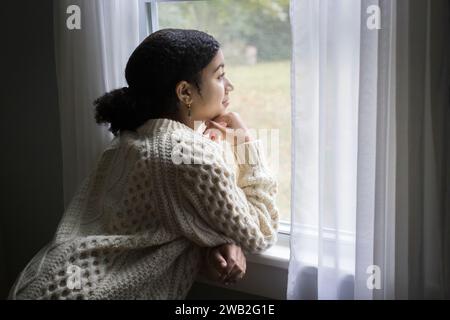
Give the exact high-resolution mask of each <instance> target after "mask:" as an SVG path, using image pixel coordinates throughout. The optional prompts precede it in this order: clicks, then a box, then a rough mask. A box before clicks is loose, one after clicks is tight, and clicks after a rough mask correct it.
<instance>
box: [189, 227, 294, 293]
mask: <svg viewBox="0 0 450 320" xmlns="http://www.w3.org/2000/svg"><path fill="white" fill-rule="evenodd" d="M289 258H290V249H289V234H286V233H279V234H278V242H277V243H276V244H275V245H274V246H272V247H271V248H269V249H268V250H266V251H265V252H263V253H259V254H250V255H247V272H246V275H245V277H244V279H242V280H241V281H239V282H238V283H236V284H232V285H223V284H221V283H218V282H213V281H210V280H208V279H206V278H205V277H203V276H201V275H199V276H198V277H197V281H198V282H201V283H204V284H207V285H211V286H217V287H221V288H226V289H230V290H236V291H241V292H245V293H249V294H253V295H258V296H263V297H267V298H271V299H278V300H285V299H286V290H287V274H288V267H289Z"/></svg>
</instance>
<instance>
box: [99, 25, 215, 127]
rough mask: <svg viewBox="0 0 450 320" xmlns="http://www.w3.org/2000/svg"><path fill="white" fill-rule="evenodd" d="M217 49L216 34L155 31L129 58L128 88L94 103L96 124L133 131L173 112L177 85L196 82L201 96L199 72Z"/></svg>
mask: <svg viewBox="0 0 450 320" xmlns="http://www.w3.org/2000/svg"><path fill="white" fill-rule="evenodd" d="M219 48H220V44H219V42H218V41H217V40H216V39H214V37H212V36H211V35H209V34H207V33H205V32H202V31H198V30H190V29H172V28H169V29H161V30H159V31H156V32H154V33H152V34H151V35H149V36H148V37H147V38H145V39H144V41H142V43H141V44H140V45H139V46H138V47H137V48H136V49H135V50H134V51H133V53H132V54H131V56H130V58H129V59H128V62H127V65H126V68H125V78H126V81H127V83H128V87H123V88H121V89H115V90H112V91H110V92H108V93H105V94H104V95H103V96H101V97H99V98H97V99H96V100H95V101H94V106H95V120H96V122H97V123H98V124H103V123H105V124H108V123H109V124H110V126H109V131H111V132H112V133H113V134H114V136H117V134H118V133H120V132H121V131H123V130H130V131H135V130H136V129H137V128H138V127H139V126H140V125H142V124H143V123H144V122H146V121H147V120H148V119H154V118H161V117H167V116H172V115H175V114H176V113H177V111H178V108H179V100H178V96H177V94H176V92H175V86H176V84H177V83H178V82H179V81H182V80H185V81H187V82H189V83H192V84H194V85H195V86H196V88H197V90H198V93H199V94H200V96H201V89H200V86H201V71H202V69H203V68H205V67H206V66H207V65H208V64H209V63H210V62H211V60H212V59H213V58H214V56H215V55H216V53H217V51H218V50H219Z"/></svg>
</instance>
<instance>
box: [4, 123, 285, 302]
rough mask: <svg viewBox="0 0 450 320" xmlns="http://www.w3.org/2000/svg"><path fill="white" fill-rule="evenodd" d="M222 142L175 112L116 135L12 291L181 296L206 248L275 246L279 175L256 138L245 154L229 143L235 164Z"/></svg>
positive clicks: (24, 294)
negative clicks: (177, 118)
mask: <svg viewBox="0 0 450 320" xmlns="http://www.w3.org/2000/svg"><path fill="white" fill-rule="evenodd" d="M225 144H226V143H217V142H214V141H211V140H209V139H208V138H207V137H204V136H203V135H202V134H201V133H200V132H197V131H194V130H192V129H191V128H189V127H187V126H186V125H184V124H182V123H180V122H177V121H173V120H169V119H150V120H148V121H147V122H146V123H144V124H143V125H142V126H141V127H139V128H138V129H137V131H136V132H131V131H125V132H124V133H123V134H121V135H120V136H118V137H116V138H115V139H114V140H113V141H112V143H111V145H110V146H109V147H108V148H107V149H106V150H105V151H104V152H103V153H102V155H101V156H100V158H99V162H98V164H97V166H96V168H95V169H94V170H92V172H91V174H90V176H89V177H87V178H86V179H85V180H84V182H83V184H82V185H81V187H80V188H79V190H78V191H77V194H76V195H75V197H74V198H73V199H72V201H71V202H70V204H69V206H68V208H67V210H66V211H65V214H64V216H63V218H62V220H61V222H60V224H59V226H58V229H57V232H56V234H55V237H54V239H53V240H52V241H51V242H50V243H49V244H48V245H47V246H45V247H44V248H42V250H41V251H40V252H39V253H37V254H36V256H35V257H34V258H33V259H32V260H31V261H30V263H29V264H28V265H27V266H26V268H25V269H24V271H23V272H22V273H21V274H20V276H19V278H18V279H17V281H16V284H15V285H14V287H13V288H12V290H11V293H10V298H11V299H184V298H185V297H186V295H187V293H188V291H189V289H190V288H191V286H192V284H193V282H194V280H195V277H196V276H197V274H198V271H199V269H200V261H201V256H202V254H203V253H204V252H203V251H205V250H207V248H211V247H215V246H218V245H221V244H225V243H235V244H238V245H240V246H241V247H242V248H243V250H244V252H246V253H258V252H262V251H264V250H266V249H267V248H269V247H270V246H271V245H273V244H274V243H275V242H276V239H277V230H278V219H279V216H278V210H277V207H276V205H275V196H276V192H277V183H276V180H275V179H274V177H273V175H272V174H271V172H270V170H269V169H268V166H267V165H266V162H265V159H264V157H263V153H262V149H261V145H260V141H258V140H256V141H252V142H249V143H245V144H244V145H243V147H244V149H245V151H246V152H247V156H248V158H245V159H247V163H240V162H242V160H243V158H242V154H240V153H238V152H233V155H234V158H233V159H234V160H239V161H236V163H237V164H235V169H236V171H235V170H234V169H233V165H231V164H230V162H229V161H227V159H229V157H226V156H224V155H226V154H227V151H226V150H227V148H225V147H224V146H225ZM229 150H232V149H231V148H228V154H229ZM189 162H190V163H189ZM249 162H250V163H249Z"/></svg>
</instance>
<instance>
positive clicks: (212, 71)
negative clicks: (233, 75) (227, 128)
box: [182, 49, 234, 121]
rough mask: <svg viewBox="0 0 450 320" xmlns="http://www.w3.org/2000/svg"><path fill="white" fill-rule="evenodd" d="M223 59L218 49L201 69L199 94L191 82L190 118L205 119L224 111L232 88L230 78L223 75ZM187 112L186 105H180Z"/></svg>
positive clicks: (195, 119)
mask: <svg viewBox="0 0 450 320" xmlns="http://www.w3.org/2000/svg"><path fill="white" fill-rule="evenodd" d="M224 64H225V60H224V57H223V53H222V50H221V49H219V50H218V52H217V54H216V55H215V57H214V58H213V59H212V61H211V62H210V63H209V64H208V65H207V66H206V67H205V68H204V69H203V70H202V72H201V77H202V83H201V84H200V88H201V95H200V94H199V93H198V91H197V88H196V86H195V85H193V84H191V85H190V87H191V90H189V92H190V93H191V101H192V104H191V119H192V120H194V121H206V120H210V119H213V118H215V117H217V116H218V115H220V114H222V113H224V112H225V110H226V108H227V107H228V104H229V101H228V100H229V92H230V91H232V90H233V89H234V87H233V85H232V83H231V82H230V80H229V79H228V78H227V77H226V76H225V70H224V68H225V66H224ZM182 109H183V112H185V113H186V114H187V107H186V105H182Z"/></svg>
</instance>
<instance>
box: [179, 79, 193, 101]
mask: <svg viewBox="0 0 450 320" xmlns="http://www.w3.org/2000/svg"><path fill="white" fill-rule="evenodd" d="M190 87H191V85H190V84H189V83H188V82H187V81H185V80H183V81H180V82H178V83H177V85H176V87H175V92H176V94H177V97H178V100H180V101H181V102H183V103H186V104H187V103H189V102H192V93H191V88H190Z"/></svg>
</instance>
